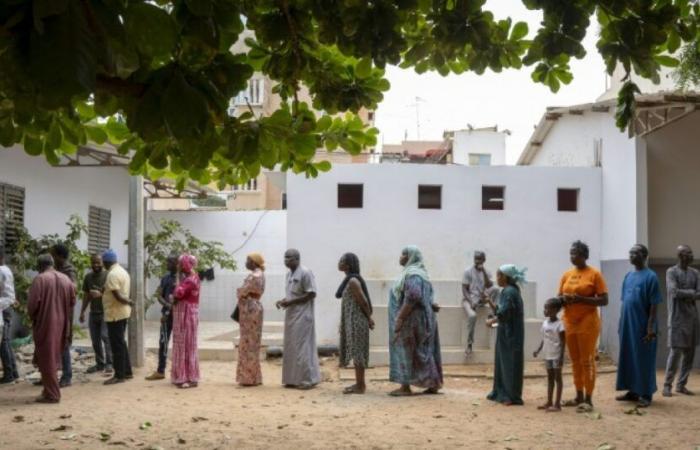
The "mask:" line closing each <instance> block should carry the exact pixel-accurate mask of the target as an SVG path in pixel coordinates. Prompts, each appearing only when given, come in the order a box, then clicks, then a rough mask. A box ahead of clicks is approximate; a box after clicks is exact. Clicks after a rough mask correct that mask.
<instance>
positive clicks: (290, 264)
mask: <svg viewBox="0 0 700 450" xmlns="http://www.w3.org/2000/svg"><path fill="white" fill-rule="evenodd" d="M300 261H301V255H300V254H299V250H297V249H295V248H290V249H289V250H287V251H286V252H284V265H285V266H287V268H288V269H289V270H292V271H294V270H296V268H297V267H299V262H300Z"/></svg>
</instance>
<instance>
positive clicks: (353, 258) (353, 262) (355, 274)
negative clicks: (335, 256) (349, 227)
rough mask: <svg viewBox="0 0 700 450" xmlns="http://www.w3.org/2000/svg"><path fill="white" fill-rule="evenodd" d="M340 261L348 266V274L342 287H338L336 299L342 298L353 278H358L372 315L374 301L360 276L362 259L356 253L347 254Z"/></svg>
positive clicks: (341, 284)
mask: <svg viewBox="0 0 700 450" xmlns="http://www.w3.org/2000/svg"><path fill="white" fill-rule="evenodd" d="M340 259H341V260H342V261H343V262H344V263H345V264H347V266H348V273H347V274H346V275H345V278H344V279H343V282H342V283H340V286H338V290H337V291H335V298H342V297H343V291H345V288H346V287H347V285H348V283H349V282H350V280H351V279H353V278H357V281H359V282H360V287H361V288H362V293H363V294H365V298H367V302H368V306H369V312H370V313H371V312H372V300H371V299H370V298H369V290H368V289H367V283H365V279H364V278H362V275H360V258H358V257H357V255H356V254H354V253H345V254H344V255H343V256H342V257H341V258H340Z"/></svg>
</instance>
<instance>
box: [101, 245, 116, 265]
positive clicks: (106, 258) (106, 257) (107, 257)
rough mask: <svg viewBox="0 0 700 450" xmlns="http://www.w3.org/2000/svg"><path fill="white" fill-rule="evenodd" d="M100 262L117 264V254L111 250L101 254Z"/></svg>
mask: <svg viewBox="0 0 700 450" xmlns="http://www.w3.org/2000/svg"><path fill="white" fill-rule="evenodd" d="M102 262H106V263H115V262H117V252H115V251H114V250H112V249H111V248H110V249H109V250H107V251H105V252H104V253H102Z"/></svg>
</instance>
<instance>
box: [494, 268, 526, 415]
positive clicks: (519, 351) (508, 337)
mask: <svg viewBox="0 0 700 450" xmlns="http://www.w3.org/2000/svg"><path fill="white" fill-rule="evenodd" d="M496 281H497V283H498V285H499V286H500V287H501V288H503V289H502V290H501V295H500V297H499V298H498V304H497V305H495V304H493V302H491V300H490V299H489V303H490V304H491V308H493V310H494V313H495V317H493V318H491V319H489V320H488V321H487V322H486V323H487V324H488V325H494V324H495V323H498V333H497V334H496V352H495V359H496V361H495V367H494V374H493V390H492V391H491V393H490V394H489V395H488V396H487V397H486V398H488V399H489V400H493V401H495V402H499V403H502V404H504V405H522V404H523V399H522V395H523V344H524V341H525V324H524V319H523V299H522V297H521V295H520V286H519V285H520V284H522V283H524V282H525V269H519V268H517V267H516V266H514V265H513V264H506V265H503V266H501V267H500V268H499V269H498V272H497V273H496Z"/></svg>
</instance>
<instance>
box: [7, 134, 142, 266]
mask: <svg viewBox="0 0 700 450" xmlns="http://www.w3.org/2000/svg"><path fill="white" fill-rule="evenodd" d="M0 182H3V183H8V184H13V185H15V186H19V187H23V188H24V189H25V204H24V210H25V217H24V225H25V227H27V229H28V230H29V233H30V234H31V235H32V236H35V237H36V236H39V235H42V234H53V233H58V234H59V235H61V236H63V235H65V234H66V232H67V231H68V227H67V226H66V225H65V223H66V222H67V221H68V218H69V217H70V216H71V215H72V214H78V215H80V216H81V217H82V219H83V220H84V221H85V223H86V224H87V222H88V212H89V208H90V205H93V206H99V207H101V208H106V209H109V210H111V211H112V224H111V238H110V240H111V246H112V248H114V250H116V251H117V253H118V255H119V258H120V260H121V261H123V262H124V264H126V260H127V246H126V245H124V243H125V242H126V240H127V237H128V231H129V229H128V220H129V174H128V172H127V171H126V169H124V168H122V167H104V168H103V167H52V166H50V165H49V164H48V163H47V162H46V160H45V159H44V158H43V156H38V157H33V156H29V155H27V154H26V153H24V150H23V149H22V148H21V147H19V146H15V147H12V148H1V147H0ZM80 246H81V247H82V248H87V236H85V237H84V239H83V240H82V241H81V242H80Z"/></svg>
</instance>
